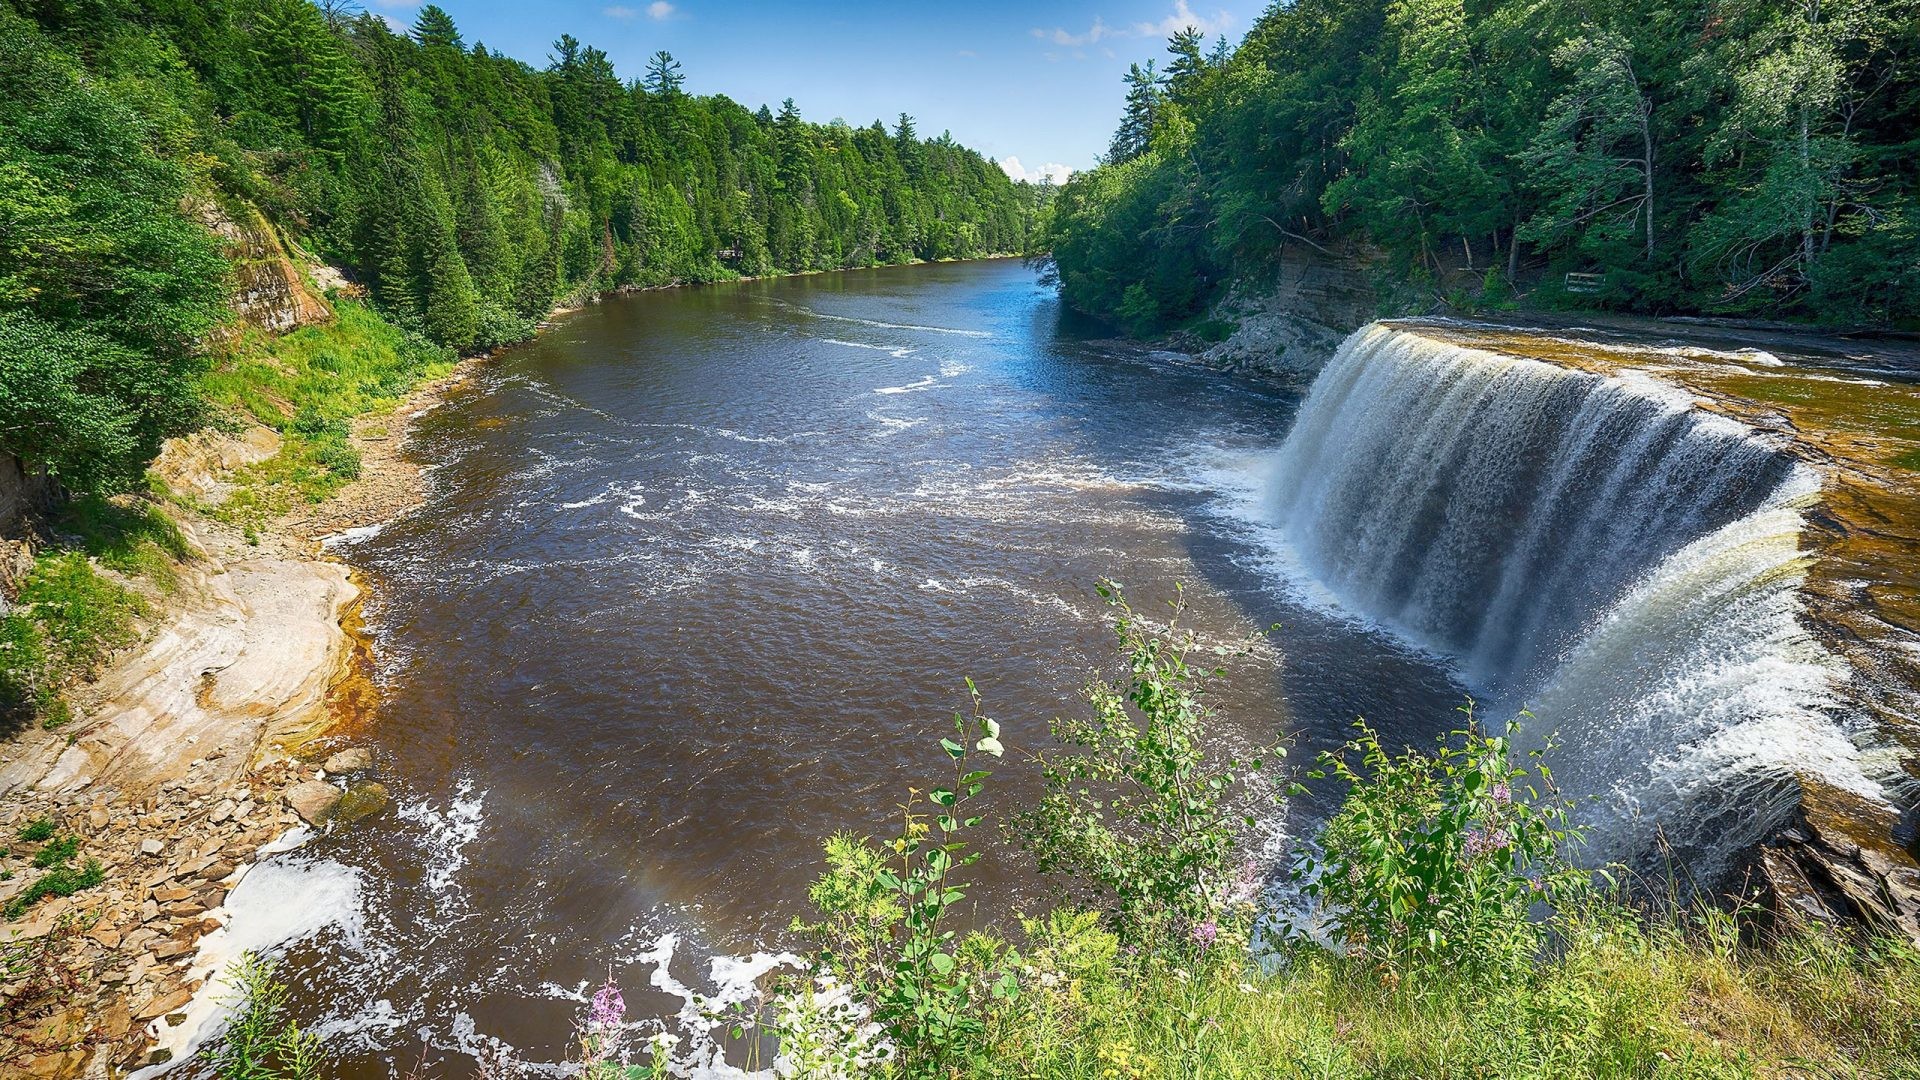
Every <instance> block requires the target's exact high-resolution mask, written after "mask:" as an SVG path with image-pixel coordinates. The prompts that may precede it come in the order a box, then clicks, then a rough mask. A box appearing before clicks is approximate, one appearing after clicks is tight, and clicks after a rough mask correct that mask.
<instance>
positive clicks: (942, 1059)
mask: <svg viewBox="0 0 1920 1080" xmlns="http://www.w3.org/2000/svg"><path fill="white" fill-rule="evenodd" d="M967 692H968V693H969V695H971V697H972V700H973V715H972V716H971V717H968V716H963V715H961V714H958V713H956V714H954V717H953V732H954V737H953V738H946V739H942V740H940V746H941V748H942V750H944V751H945V753H946V755H947V758H948V761H949V762H950V764H951V765H952V768H953V780H952V784H951V786H948V787H936V788H934V789H933V790H931V791H929V792H927V793H926V797H927V801H928V802H929V803H930V804H932V806H933V808H934V809H933V811H932V812H931V813H928V812H925V811H923V810H921V809H920V808H919V806H918V804H917V803H916V802H915V801H914V800H915V797H917V796H918V795H919V792H918V791H917V790H910V791H909V799H908V801H907V802H906V803H905V804H903V805H902V807H901V827H900V833H899V835H898V836H896V837H894V838H893V839H892V840H890V841H888V842H887V843H886V844H884V845H882V846H879V847H876V846H874V845H873V844H871V843H870V842H868V841H866V840H859V839H854V838H853V837H850V836H845V835H842V836H837V837H835V838H833V839H832V840H830V841H828V843H827V872H826V873H825V874H824V875H822V876H821V878H820V879H819V880H818V881H817V882H815V884H814V886H813V888H812V889H811V890H810V892H809V896H810V897H811V898H812V900H813V902H814V904H815V906H816V907H818V908H819V909H820V912H821V914H822V916H823V918H822V919H821V921H819V922H817V923H812V924H806V923H798V924H796V926H795V929H796V930H800V931H804V932H806V933H809V934H811V935H812V936H813V937H814V938H815V939H816V940H817V941H818V942H819V943H820V966H821V967H823V968H825V969H826V970H828V971H829V972H831V973H832V974H834V975H835V976H837V977H838V978H839V979H842V980H845V981H846V982H847V983H848V984H849V985H850V986H851V988H852V990H853V993H854V996H855V997H856V998H857V999H858V1000H860V1001H863V1002H866V1003H867V1004H868V1005H869V1006H870V1007H871V1009H872V1012H873V1018H874V1020H876V1021H877V1022H879V1023H880V1024H881V1025H882V1027H883V1028H884V1030H885V1032H886V1034H887V1036H888V1037H889V1038H890V1039H891V1040H892V1042H893V1049H894V1054H895V1060H896V1062H897V1064H898V1065H899V1067H900V1068H901V1069H902V1070H903V1071H904V1072H905V1073H907V1074H908V1075H939V1074H943V1073H944V1072H945V1071H947V1066H948V1065H949V1064H950V1063H952V1062H956V1061H961V1060H965V1057H966V1054H967V1052H968V1049H969V1047H970V1046H971V1045H972V1044H973V1043H974V1042H975V1041H976V1040H977V1038H978V1037H979V1036H980V1034H981V1033H982V1032H984V1031H985V1029H986V1025H985V1021H984V1020H983V1019H982V1018H981V1016H980V1006H981V1004H982V1002H981V1000H980V998H981V996H982V995H983V994H984V995H985V996H987V997H989V998H992V999H1008V998H1012V997H1014V996H1015V995H1016V994H1017V993H1018V991H1019V985H1018V982H1017V980H1016V979H1015V977H1014V975H1013V972H1012V970H1011V968H1012V966H1013V965H1014V964H1015V963H1017V962H1018V957H1017V956H1016V955H1015V954H1014V953H1013V952H1012V950H1011V949H1009V948H1007V947H1006V946H1005V945H1004V944H1003V943H1001V942H999V941H996V940H994V939H991V938H988V937H985V936H984V935H979V934H974V935H969V936H967V937H966V938H964V939H963V938H961V937H960V935H959V933H958V932H957V931H956V930H954V929H953V928H952V925H951V920H949V919H948V918H947V916H948V914H949V912H950V911H951V910H952V908H953V906H954V905H955V904H957V903H959V902H960V901H961V900H962V899H963V898H964V897H965V896H966V890H967V883H966V882H965V881H964V880H963V879H962V878H961V877H960V871H962V870H964V869H965V868H966V867H968V866H971V865H972V864H973V863H974V861H975V860H977V859H978V858H979V853H978V852H975V851H971V850H969V845H967V844H966V843H965V842H964V841H963V840H962V839H961V838H962V837H963V836H964V835H965V834H966V833H967V832H968V831H969V830H972V829H974V828H977V827H978V826H979V825H980V823H981V819H980V817H979V816H977V815H975V814H972V813H970V809H971V808H970V804H971V803H972V802H973V801H974V800H975V799H977V798H978V797H979V795H980V792H981V791H982V789H983V787H984V785H985V781H986V779H987V777H988V776H989V775H990V774H989V773H988V771H987V770H985V769H974V768H971V767H969V759H970V758H972V757H973V756H975V755H981V754H984V755H986V756H988V757H995V758H997V757H999V756H1001V754H1002V753H1004V752H1005V751H1004V748H1003V747H1002V746H1001V744H1000V725H999V724H997V723H995V722H994V721H993V720H991V719H989V718H988V717H986V716H985V715H984V714H983V713H982V712H981V711H980V693H979V691H978V690H977V689H976V688H975V687H974V685H973V682H972V681H971V680H969V681H968V682H967ZM969 743H971V748H969V746H968V744H969ZM983 988H984V989H983Z"/></svg>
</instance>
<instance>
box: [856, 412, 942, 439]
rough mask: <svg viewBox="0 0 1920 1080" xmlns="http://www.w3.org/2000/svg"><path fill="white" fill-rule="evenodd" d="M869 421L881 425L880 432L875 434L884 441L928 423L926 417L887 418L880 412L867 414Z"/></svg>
mask: <svg viewBox="0 0 1920 1080" xmlns="http://www.w3.org/2000/svg"><path fill="white" fill-rule="evenodd" d="M867 419H869V420H874V421H877V422H878V423H879V424H880V430H879V431H878V432H877V433H875V434H876V437H877V438H882V439H884V438H887V437H889V436H892V435H898V434H900V433H901V432H903V431H906V430H907V429H909V428H916V427H919V426H920V425H921V424H924V423H926V422H927V418H926V417H924V416H887V415H886V414H884V413H879V412H869V413H867Z"/></svg>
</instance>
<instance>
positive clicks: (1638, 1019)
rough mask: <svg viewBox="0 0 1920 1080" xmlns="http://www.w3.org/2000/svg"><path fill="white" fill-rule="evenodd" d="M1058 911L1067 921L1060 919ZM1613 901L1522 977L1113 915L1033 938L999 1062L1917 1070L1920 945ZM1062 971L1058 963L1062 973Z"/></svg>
mask: <svg viewBox="0 0 1920 1080" xmlns="http://www.w3.org/2000/svg"><path fill="white" fill-rule="evenodd" d="M1054 921H1055V922H1059V921H1060V920H1057V919H1056V920H1054ZM1731 927H1732V923H1731V920H1727V921H1725V922H1722V923H1718V924H1712V923H1709V924H1707V925H1699V924H1691V923H1689V921H1687V920H1686V919H1670V918H1652V919H1650V918H1648V917H1646V916H1644V915H1642V914H1640V913H1638V912H1635V911H1633V910H1631V909H1629V908H1627V907H1625V906H1623V905H1617V904H1595V905H1592V906H1591V907H1588V908H1586V909H1584V910H1580V911H1575V912H1568V913H1565V914H1563V915H1561V916H1559V917H1557V918H1556V922H1555V932H1556V936H1557V937H1558V938H1559V939H1560V940H1559V941H1558V942H1557V943H1556V944H1555V945H1554V947H1553V949H1552V952H1551V953H1550V955H1549V956H1548V957H1547V958H1545V959H1543V960H1542V961H1541V962H1539V963H1538V964H1537V965H1536V966H1534V967H1533V968H1532V969H1530V970H1527V971H1525V972H1522V973H1520V974H1518V975H1516V976H1515V977H1512V978H1509V979H1463V978H1461V977H1460V976H1459V974H1458V973H1457V972H1454V971H1451V970H1449V969H1448V967H1447V966H1446V965H1445V964H1444V963H1442V964H1438V965H1414V964H1406V963H1388V964H1382V963H1378V962H1375V961H1373V960H1370V959H1368V958H1366V957H1358V958H1355V957H1343V956H1340V955H1337V954H1336V953H1335V952H1333V951H1331V950H1328V949H1324V948H1321V947H1319V946H1317V945H1312V944H1296V945H1293V946H1290V947H1288V948H1286V949H1284V950H1282V951H1281V952H1280V953H1279V954H1278V955H1277V956H1274V957H1272V958H1270V959H1269V960H1268V961H1267V965H1268V966H1272V965H1275V964H1277V965H1278V968H1277V970H1271V971H1265V972H1263V971H1262V966H1261V965H1260V964H1257V963H1255V962H1253V961H1252V960H1250V959H1249V958H1248V957H1247V956H1246V955H1245V954H1244V953H1242V952H1240V951H1239V950H1220V951H1217V952H1216V954H1215V955H1213V956H1209V957H1200V958H1188V959H1186V960H1184V961H1183V960H1176V959H1169V958H1165V957H1160V956H1153V955H1147V956H1144V957H1143V956H1135V957H1127V956H1124V955H1122V954H1121V953H1120V952H1119V951H1118V950H1117V949H1116V947H1115V942H1114V941H1113V939H1112V938H1111V936H1110V935H1105V934H1103V933H1102V932H1101V931H1099V930H1098V929H1097V928H1096V929H1088V930H1082V931H1080V932H1078V933H1068V934H1064V935H1061V934H1054V935H1048V934H1046V933H1044V932H1043V933H1042V934H1041V935H1040V936H1037V937H1035V938H1033V939H1032V940H1034V941H1035V942H1036V944H1037V948H1036V949H1035V951H1034V952H1033V953H1032V954H1031V956H1032V957H1033V959H1034V960H1035V961H1036V962H1037V964H1038V965H1043V966H1044V970H1042V971H1041V972H1039V973H1038V974H1037V976H1036V977H1035V978H1034V979H1033V982H1032V986H1031V989H1030V991H1029V992H1028V993H1027V994H1025V995H1023V997H1022V999H1021V1000H1020V1001H1019V1002H1018V1003H1017V1004H1015V1005H1013V1006H1011V1007H1008V1008H1005V1009H1003V1010H1000V1011H997V1012H995V1013H993V1014H992V1015H991V1017H990V1022H989V1028H988V1032H987V1034H986V1038H985V1040H984V1045H983V1047H982V1052H981V1053H980V1055H979V1056H978V1057H977V1058H975V1059H974V1060H973V1061H972V1062H970V1063H969V1064H968V1065H966V1066H965V1068H964V1070H963V1071H964V1072H965V1073H966V1074H967V1075H974V1076H990V1077H1007V1078H1013V1077H1032V1076H1047V1077H1086V1078H1095V1077H1099V1078H1108V1077H1132V1078H1146V1077H1221V1078H1229V1077H1231V1078H1240V1077H1246V1078H1252V1077H1262V1078H1266V1077H1299V1078H1302V1080H1305V1078H1309V1077H1312V1078H1328V1077H1374V1076H1405V1077H1428V1078H1439V1077H1489V1076H1497V1077H1540V1078H1550V1077H1622V1078H1625V1077H1650V1076H1670V1077H1749V1076H1752V1077H1765V1076H1776V1077H1786V1076H1823V1077H1855V1076H1858V1077H1903V1076H1915V1075H1920V1020H1916V1009H1920V955H1916V953H1915V952H1914V951H1913V950H1912V949H1910V948H1907V947H1904V946H1901V945H1898V944H1896V943H1894V942H1891V941H1874V940H1870V939H1860V938H1855V937H1852V936H1850V935H1847V934H1845V933H1842V932H1840V931H1837V930H1832V929H1809V930H1803V931H1796V932H1793V933H1791V934H1788V935H1785V936H1783V937H1779V938H1776V939H1773V940H1770V941H1769V942H1768V943H1767V944H1765V945H1742V944H1739V943H1738V942H1737V941H1736V940H1734V938H1733V937H1732V935H1731V934H1730V933H1729V931H1730V930H1731ZM1049 976H1050V977H1049Z"/></svg>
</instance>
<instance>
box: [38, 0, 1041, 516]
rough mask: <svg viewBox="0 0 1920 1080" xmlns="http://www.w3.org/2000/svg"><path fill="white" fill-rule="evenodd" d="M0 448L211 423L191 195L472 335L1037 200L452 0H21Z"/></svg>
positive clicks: (72, 470)
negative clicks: (464, 27) (397, 23)
mask: <svg viewBox="0 0 1920 1080" xmlns="http://www.w3.org/2000/svg"><path fill="white" fill-rule="evenodd" d="M0 38H4V40H0V449H4V450H8V451H12V452H15V453H17V454H20V455H21V456H23V457H27V458H30V459H32V460H34V461H37V462H40V463H44V464H46V465H48V466H51V467H52V468H54V469H55V470H56V471H57V472H58V473H59V474H60V476H61V477H62V479H63V480H65V481H66V482H68V483H69V484H70V485H79V486H82V487H87V488H96V487H97V488H103V489H106V488H114V487H125V486H127V485H129V484H132V483H134V482H136V481H137V479H138V477H139V475H140V471H141V469H142V468H143V467H144V465H145V463H146V462H147V461H148V460H150V459H151V457H152V455H153V453H154V452H155V450H156V449H157V447H158V444H159V440H160V439H162V438H164V437H165V436H167V435H169V434H173V433H176V432H178V431H181V430H183V429H184V428H185V427H187V426H189V425H190V424H191V423H192V422H193V421H194V416H195V413H196V400H197V399H196V397H195V393H194V388H193V377H194V373H195V371H196V369H197V368H198V366H199V365H200V364H201V363H202V360H201V358H200V357H201V352H202V348H203V342H204V340H205V338H206V336H207V334H208V331H209V330H210V329H212V328H213V327H214V326H215V325H216V324H217V323H218V321H219V320H220V319H221V318H222V317H223V308H222V302H221V301H222V293H223V289H224V274H225V267H224V264H223V262H222V260H221V258H220V255H219V249H218V247H217V245H216V244H215V243H214V241H213V239H212V237H211V236H210V235H209V234H208V232H207V230H206V228H204V227H203V226H202V225H201V224H199V223H198V222H196V221H195V220H194V219H193V216H192V215H191V214H190V213H189V212H188V211H187V210H185V209H183V207H187V206H190V205H192V204H193V203H194V202H195V201H196V200H200V201H205V202H208V203H211V204H218V203H221V202H236V203H248V204H252V205H253V206H256V207H258V208H259V209H260V210H261V211H262V212H264V213H265V214H266V215H267V216H268V218H269V219H270V220H271V221H272V223H273V224H275V225H276V226H277V227H279V228H280V229H281V230H282V231H284V232H285V233H287V234H288V235H290V236H292V237H295V238H297V239H298V240H299V241H300V242H301V243H302V244H303V245H305V246H306V247H307V248H309V249H310V250H312V251H314V252H316V253H317V254H319V255H320V256H321V257H323V258H325V259H326V260H328V261H329V262H331V263H333V264H335V265H338V266H340V267H342V268H344V269H345V270H347V271H348V273H349V275H350V276H351V277H352V278H353V279H354V280H355V281H357V282H359V283H360V284H362V285H363V286H364V287H365V288H366V289H367V290H368V291H369V292H370V293H371V295H372V297H373V299H374V301H375V303H376V305H377V306H378V307H379V309H380V311H381V312H382V313H383V314H384V315H385V316H386V317H388V318H389V319H391V320H393V321H395V322H397V323H399V324H401V325H402V326H403V327H405V328H408V329H410V330H412V331H414V332H417V333H420V334H423V335H425V336H426V337H428V338H430V339H432V340H433V341H435V342H437V343H440V344H442V345H447V346H452V347H455V348H460V349H467V348H478V347H485V346H489V345H494V344H499V343H502V342H504V341H508V340H513V339H516V338H518V337H521V336H524V335H525V334H526V333H527V332H528V331H529V329H530V327H531V325H532V321H533V320H534V319H537V318H538V317H539V316H541V315H544V314H545V313H546V311H547V310H548V309H549V307H551V305H552V304H553V303H554V301H555V300H556V299H559V298H562V297H566V296H570V295H580V294H585V293H590V292H594V291H599V290H605V289H611V288H617V287H621V286H629V285H658V284H668V283H673V282H683V281H707V280H718V279H725V278H729V277H736V276H740V275H757V274H770V273H782V272H793V271H808V270H823V269H834V268H844V267H862V266H874V265H881V264H887V263H897V262H906V261H912V260H918V259H945V258H965V257H971V256H978V255H985V254H991V253H1004V252H1018V251H1022V250H1024V249H1025V246H1026V244H1025V241H1026V234H1027V223H1028V221H1029V219H1030V218H1031V217H1032V207H1033V200H1034V196H1033V193H1032V189H1031V188H1029V187H1028V186H1026V185H1017V184H1015V183H1014V182H1012V181H1011V180H1009V179H1008V178H1007V176H1006V175H1005V173H1003V172H1002V171H1001V170H1000V168H999V167H998V166H996V165H995V164H994V163H993V162H991V161H989V160H988V159H986V158H984V157H982V156H981V155H979V154H978V153H975V152H974V151H972V150H969V149H967V148H965V147H962V146H960V145H959V144H957V143H955V142H954V141H953V140H952V139H951V138H950V137H947V136H944V135H943V136H941V137H939V138H936V139H921V138H919V136H918V135H917V134H915V132H914V129H913V122H912V118H910V117H906V116H902V117H900V120H899V123H898V124H897V126H896V127H895V129H894V130H893V131H891V132H890V131H889V130H888V128H887V127H886V126H885V125H884V124H882V123H881V122H880V121H878V120H875V121H874V122H873V123H872V124H871V125H869V126H867V127H857V128H856V127H850V126H848V125H846V124H844V123H839V122H836V123H833V124H826V125H822V124H815V123H810V122H807V121H805V120H803V119H802V117H801V112H800V109H799V107H798V106H797V105H795V104H794V103H793V102H792V101H788V102H786V103H785V104H784V106H783V107H782V108H781V110H780V112H779V114H778V116H775V115H773V114H771V113H769V112H768V111H767V110H765V109H764V108H763V109H762V110H761V111H760V112H759V113H755V112H752V111H749V110H748V109H747V108H745V107H743V106H741V105H739V104H737V103H735V102H734V101H732V100H730V99H728V98H726V97H724V96H720V95H712V96H696V95H692V94H689V93H687V92H686V89H685V87H686V77H685V73H684V72H683V70H682V68H681V65H680V63H679V62H678V61H677V60H675V59H674V58H673V57H672V56H671V55H669V54H668V53H666V52H665V51H661V52H658V53H656V54H654V55H653V56H652V58H651V59H650V60H649V61H648V63H647V65H646V70H645V71H644V72H643V73H641V77H640V78H637V79H634V80H632V81H623V79H622V78H621V77H620V76H619V74H618V73H616V72H615V70H614V68H613V65H612V63H611V61H610V60H609V59H608V57H607V54H606V53H605V52H603V51H601V50H599V49H596V48H594V47H592V46H590V45H587V44H585V43H583V42H580V41H579V40H577V39H575V38H573V37H572V36H570V35H564V34H563V35H561V36H560V37H559V39H558V40H556V41H555V42H554V43H553V46H552V51H551V53H550V55H549V58H548V62H547V64H546V65H545V66H544V67H535V66H532V65H529V64H526V63H523V62H521V61H518V60H514V59H510V58H508V57H506V56H503V55H502V54H500V53H499V52H497V51H492V50H489V49H488V48H487V47H486V46H485V45H484V44H482V43H480V42H473V43H471V44H469V43H468V42H467V41H466V39H465V38H464V37H463V35H462V34H461V32H460V30H459V28H458V27H457V26H456V25H455V23H454V20H453V18H452V17H451V16H450V15H449V14H448V13H447V12H446V11H445V10H444V9H442V8H440V7H439V6H437V5H433V4H428V5H425V6H423V7H421V8H420V10H419V13H418V14H417V16H416V17H415V19H414V21H413V24H412V27H411V29H410V31H409V32H407V33H397V32H395V31H394V30H393V29H392V28H391V27H390V26H389V24H388V23H387V22H386V21H385V20H383V19H381V18H378V17H375V16H373V15H371V14H368V13H367V12H365V11H364V10H361V9H359V8H358V7H356V6H355V5H352V4H351V3H349V2H347V0H322V2H321V3H319V4H318V5H316V4H315V3H312V2H309V0H89V2H87V3H85V4H80V3H74V2H71V0H0Z"/></svg>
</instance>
